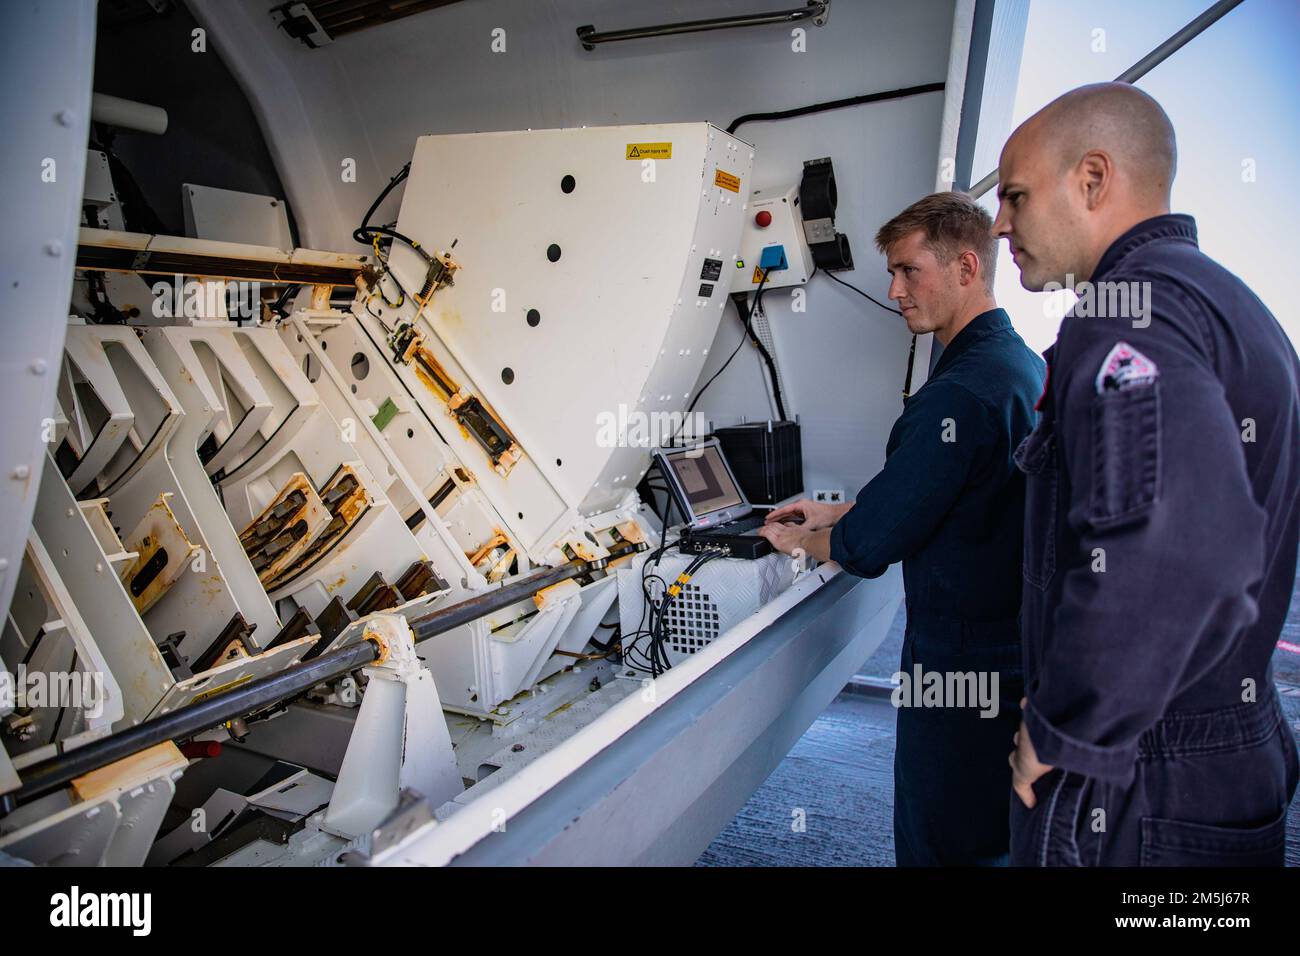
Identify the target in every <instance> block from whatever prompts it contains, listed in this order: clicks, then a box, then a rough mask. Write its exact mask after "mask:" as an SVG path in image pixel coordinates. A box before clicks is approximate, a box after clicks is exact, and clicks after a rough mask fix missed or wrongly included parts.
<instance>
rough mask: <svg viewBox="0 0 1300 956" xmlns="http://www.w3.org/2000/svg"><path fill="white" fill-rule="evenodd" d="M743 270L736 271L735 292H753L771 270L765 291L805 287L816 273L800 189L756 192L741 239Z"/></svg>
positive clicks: (732, 288)
mask: <svg viewBox="0 0 1300 956" xmlns="http://www.w3.org/2000/svg"><path fill="white" fill-rule="evenodd" d="M740 255H741V261H742V262H743V263H744V267H743V268H741V269H737V270H736V276H735V278H734V280H733V281H732V283H731V291H732V292H753V291H755V290H757V289H758V283H759V281H760V280H761V279H762V277H763V269H765V268H766V269H767V270H768V274H767V282H766V284H764V286H763V288H764V290H767V289H782V288H787V287H789V286H797V285H804V284H805V283H806V282H807V281H808V278H809V276H810V275H811V274H812V271H813V259H812V252H811V251H810V250H809V249H808V240H807V239H806V238H805V236H804V228H803V216H802V215H801V214H800V212H799V187H798V186H789V187H785V188H781V187H777V188H776V189H755V190H754V191H753V192H752V193H750V195H749V208H748V209H747V210H746V211H745V231H744V233H743V234H742V235H741V239H740Z"/></svg>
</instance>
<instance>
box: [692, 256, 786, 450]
mask: <svg viewBox="0 0 1300 956" xmlns="http://www.w3.org/2000/svg"><path fill="white" fill-rule="evenodd" d="M767 272H768V270H767V269H764V270H763V276H762V278H761V279H759V281H758V289H757V291H755V293H754V302H755V304H757V303H758V302H759V301H760V299H761V297H762V295H763V286H764V285H766V284H767ZM737 297H739V298H737ZM744 298H745V293H743V292H733V293H732V295H731V300H732V301H733V302H735V303H736V308H737V309H739V308H740V307H741V306H740V303H741V301H742V300H744ZM752 314H753V313H752V311H751V310H748V309H747V310H746V311H745V314H744V318H745V334H744V335H742V336H741V337H740V341H739V342H737V343H736V348H735V350H734V351H733V352H732V353H731V354H730V355H728V356H727V360H726V361H725V362H723V363H722V368H720V369H718V370H717V371H716V372H714V373H713V376H712V377H711V378H710V379H709V380H708V381H707V382H705V383H704V385H703V387H701V388H700V390H699V391H698V392H696V393H695V397H694V398H692V399H691V404H690V405H689V406H688V407H687V409H686V414H685V415H683V416H682V424H681V425H680V426H679V427H678V429H677V431H676V432H673V437H672V439H669V441H672V440H673V439H676V438H677V436H678V434H680V433H681V430H682V429H683V428H685V427H686V422H687V421H688V420H689V419H690V417H691V412H693V411H695V406H696V404H697V403H698V402H699V400H700V396H701V395H703V394H704V392H705V390H707V389H708V387H709V386H710V385H712V384H713V383H714V381H715V380H716V379H717V377H718V376H719V375H721V374H722V373H723V372H725V371H726V370H727V366H728V365H730V364H731V360H732V359H734V358H735V357H736V353H738V352H739V351H740V349H741V346H743V345H744V344H745V340H746V339H748V338H749V337H750V329H749V321H750V318H751V316H752Z"/></svg>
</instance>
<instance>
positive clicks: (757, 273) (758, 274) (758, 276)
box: [751, 266, 763, 285]
mask: <svg viewBox="0 0 1300 956" xmlns="http://www.w3.org/2000/svg"><path fill="white" fill-rule="evenodd" d="M762 281H763V270H762V268H761V267H759V266H754V281H753V282H752V283H751V284H752V285H758V284H759V283H760V282H762Z"/></svg>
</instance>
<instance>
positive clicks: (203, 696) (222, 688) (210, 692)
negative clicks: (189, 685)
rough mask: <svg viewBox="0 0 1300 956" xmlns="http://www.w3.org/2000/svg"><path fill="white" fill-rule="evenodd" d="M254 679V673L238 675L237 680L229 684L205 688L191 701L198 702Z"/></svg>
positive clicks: (192, 702)
mask: <svg viewBox="0 0 1300 956" xmlns="http://www.w3.org/2000/svg"><path fill="white" fill-rule="evenodd" d="M252 679H253V675H252V674H245V675H244V676H243V677H238V678H236V679H235V680H232V681H231V682H230V683H228V684H222V685H221V686H220V687H214V688H212V690H205V691H204V692H203V693H201V694H195V695H194V699H193V700H191V701H190V703H191V704H197V703H199V701H203V700H207V699H208V698H209V697H216V696H217V695H218V694H220V693H223V692H225V691H228V690H230V688H232V687H238V686H239V685H240V684H244V683H247V682H248V681H250V680H252Z"/></svg>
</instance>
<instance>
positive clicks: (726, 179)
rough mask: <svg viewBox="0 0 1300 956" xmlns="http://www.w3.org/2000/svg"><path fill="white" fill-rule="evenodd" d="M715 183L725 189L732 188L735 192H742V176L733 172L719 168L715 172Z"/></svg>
mask: <svg viewBox="0 0 1300 956" xmlns="http://www.w3.org/2000/svg"><path fill="white" fill-rule="evenodd" d="M713 185H715V186H721V187H722V188H723V189H730V190H731V191H732V192H733V193H738V192H740V177H739V176H733V175H731V173H728V172H724V171H723V170H721V169H719V170H718V171H717V172H715V173H714V174H713Z"/></svg>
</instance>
